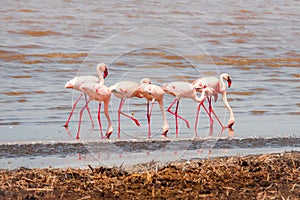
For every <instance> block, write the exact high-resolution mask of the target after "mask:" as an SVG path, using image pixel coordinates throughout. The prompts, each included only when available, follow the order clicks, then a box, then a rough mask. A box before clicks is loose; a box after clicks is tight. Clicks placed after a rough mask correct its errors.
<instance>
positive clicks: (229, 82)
mask: <svg viewBox="0 0 300 200" xmlns="http://www.w3.org/2000/svg"><path fill="white" fill-rule="evenodd" d="M227 82H228V87H229V88H230V86H231V83H232V81H231V79H230V78H229V76H228V80H227Z"/></svg>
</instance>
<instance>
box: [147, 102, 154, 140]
mask: <svg viewBox="0 0 300 200" xmlns="http://www.w3.org/2000/svg"><path fill="white" fill-rule="evenodd" d="M153 105H154V102H152V105H151V108H150V105H149V101H148V102H147V120H148V138H149V139H150V138H151V128H150V119H151V113H152V108H153Z"/></svg>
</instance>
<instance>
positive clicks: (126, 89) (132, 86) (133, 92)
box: [106, 81, 144, 138]
mask: <svg viewBox="0 0 300 200" xmlns="http://www.w3.org/2000/svg"><path fill="white" fill-rule="evenodd" d="M109 89H110V90H111V91H112V93H113V94H114V95H115V96H116V97H118V98H120V99H121V101H120V105H119V109H118V138H120V132H121V126H120V125H121V122H120V119H121V114H122V115H124V116H125V117H128V118H130V119H131V120H133V121H134V122H135V123H136V125H137V126H140V122H139V121H138V120H137V119H136V118H134V117H132V116H130V115H128V114H126V113H124V112H123V111H122V107H123V105H124V103H125V100H126V99H127V98H132V97H138V98H143V97H144V96H143V95H142V93H141V90H140V84H139V83H137V82H134V81H121V82H117V83H115V84H114V85H112V86H110V87H109ZM106 137H107V138H109V137H110V134H109V135H106Z"/></svg>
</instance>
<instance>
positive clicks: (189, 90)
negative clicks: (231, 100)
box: [163, 81, 206, 137]
mask: <svg viewBox="0 0 300 200" xmlns="http://www.w3.org/2000/svg"><path fill="white" fill-rule="evenodd" d="M163 90H164V91H165V92H166V93H168V94H171V95H172V96H174V97H175V99H174V101H173V102H172V103H171V104H170V105H169V107H168V109H167V111H168V112H169V113H171V114H172V115H174V116H175V123H176V137H178V118H180V119H182V120H183V121H185V123H186V126H187V127H188V128H190V124H189V121H188V120H187V119H185V118H184V117H182V116H180V115H178V106H179V101H180V99H181V98H191V99H193V100H194V101H196V102H198V103H199V104H200V103H202V102H203V101H204V100H205V97H206V96H205V95H203V96H202V97H200V98H198V97H197V93H196V89H195V88H194V87H193V85H192V84H190V83H188V82H182V81H179V82H171V83H166V84H164V85H163ZM203 94H205V93H203ZM176 102H177V104H176V109H175V112H173V111H171V108H172V107H173V105H174V104H175V103H176Z"/></svg>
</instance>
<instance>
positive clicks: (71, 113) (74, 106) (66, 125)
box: [64, 93, 83, 128]
mask: <svg viewBox="0 0 300 200" xmlns="http://www.w3.org/2000/svg"><path fill="white" fill-rule="evenodd" d="M82 95H83V94H82V93H81V94H80V95H79V97H78V98H77V99H76V101H75V103H74V104H73V106H72V110H71V112H70V115H69V118H68V120H67V122H66V123H65V125H64V127H66V128H67V127H68V126H69V122H70V119H71V117H72V115H73V112H74V109H75V108H76V105H77V103H78V101H79V100H80V98H81V97H82Z"/></svg>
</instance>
